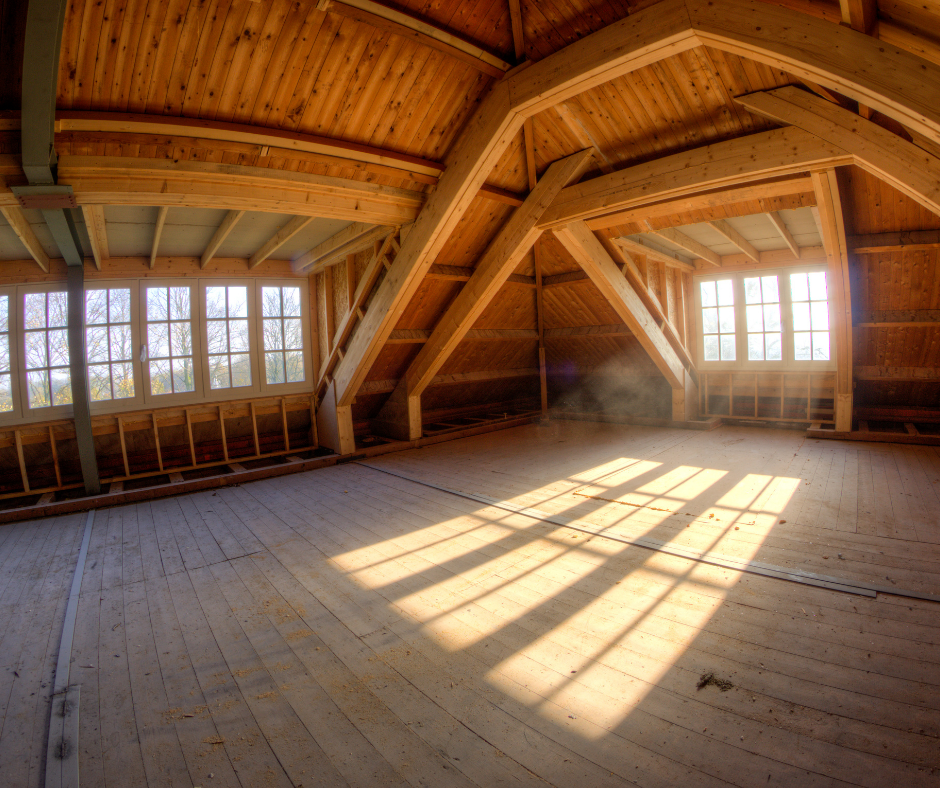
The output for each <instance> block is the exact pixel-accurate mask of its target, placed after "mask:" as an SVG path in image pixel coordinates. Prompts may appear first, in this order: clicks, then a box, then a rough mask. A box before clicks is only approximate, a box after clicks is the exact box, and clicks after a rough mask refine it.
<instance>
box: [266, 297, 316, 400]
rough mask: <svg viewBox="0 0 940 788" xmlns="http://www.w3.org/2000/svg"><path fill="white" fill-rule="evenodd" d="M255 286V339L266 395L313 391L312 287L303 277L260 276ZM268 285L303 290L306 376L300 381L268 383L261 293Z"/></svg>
mask: <svg viewBox="0 0 940 788" xmlns="http://www.w3.org/2000/svg"><path fill="white" fill-rule="evenodd" d="M256 281H257V286H256V288H255V299H256V304H255V314H256V315H257V320H256V322H255V327H254V328H255V342H256V343H257V347H258V353H257V357H258V366H259V373H260V374H259V377H258V382H259V383H260V384H261V391H262V393H263V394H266V395H272V396H273V395H276V394H292V393H295V392H304V391H311V390H312V389H313V376H314V374H315V373H316V370H313V369H311V355H310V341H311V339H310V288H309V287H304V280H297V279H258V280H256ZM265 287H297V288H299V289H300V330H301V332H302V333H301V336H302V337H303V349H302V352H303V359H304V379H303V381H301V382H298V383H268V381H267V370H266V367H265V358H264V352H265V351H264V316H263V314H262V311H263V310H262V303H261V301H262V293H263V292H264V288H265Z"/></svg>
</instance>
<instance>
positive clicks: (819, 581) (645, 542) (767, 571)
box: [356, 462, 940, 602]
mask: <svg viewBox="0 0 940 788" xmlns="http://www.w3.org/2000/svg"><path fill="white" fill-rule="evenodd" d="M356 464H357V465H361V466H363V467H364V468H369V469H370V470H373V471H379V472H380V473H385V474H388V475H389V476H395V477H397V478H399V479H404V480H405V481H409V482H413V483H414V484H420V485H422V486H423V487H430V488H431V489H433V490H439V491H441V492H445V493H450V494H451V495H456V496H458V497H460V498H467V499H469V500H471V501H476V502H477V503H482V504H486V505H487V506H495V507H496V508H498V509H504V510H505V511H507V512H513V513H514V514H521V515H524V516H526V517H531V518H532V519H533V520H541V521H542V522H545V523H551V524H552V525H559V526H561V527H563V528H570V529H572V530H574V531H580V532H581V533H585V534H590V535H591V536H598V537H603V538H604V539H610V540H612V541H615V542H622V543H623V544H629V545H634V546H636V547H642V548H644V549H646V550H653V551H655V552H658V553H665V554H667V555H672V556H676V557H677V558H685V559H688V560H689V561H697V562H699V563H703V564H710V565H712V566H719V567H722V568H723V569H733V570H735V571H737V572H747V573H748V574H753V575H761V576H763V577H772V578H775V579H777V580H787V581H789V582H791V583H802V584H803V585H809V586H817V587H819V588H828V589H830V590H831V591H842V592H845V593H847V594H858V595H861V596H867V597H874V596H877V595H878V594H891V595H892V596H900V597H905V598H908V599H923V600H926V601H928V602H940V595H938V594H924V593H921V592H919V591H905V590H903V589H900V588H893V587H891V588H889V587H886V586H878V585H874V584H872V583H865V582H862V581H860V580H847V579H845V578H839V577H831V576H828V575H820V574H816V573H814V572H804V571H803V570H802V569H786V568H785V567H782V566H774V565H773V564H767V563H764V562H762V561H743V560H741V559H738V558H731V557H729V556H722V555H716V554H714V553H709V552H704V551H701V550H694V549H692V548H688V547H680V546H678V545H673V544H670V543H669V542H663V541H660V540H659V539H652V538H650V537H647V536H640V537H636V538H633V539H631V538H629V537H626V536H616V535H614V534H610V533H606V532H604V531H601V530H598V529H595V528H591V527H590V526H588V525H586V524H582V523H581V522H580V521H579V520H577V519H576V518H575V519H571V518H567V517H564V516H563V515H557V514H549V513H548V512H543V511H541V510H539V509H533V508H531V507H528V506H519V505H518V504H514V503H510V502H508V501H500V500H498V499H496V498H490V497H489V496H488V495H479V494H477V493H468V492H462V491H460V490H452V489H450V488H449V487H440V486H438V485H436V484H431V483H430V482H424V481H421V480H420V479H413V478H411V477H410V476H405V475H404V474H401V473H395V472H394V471H390V470H387V469H385V468H379V467H377V466H375V465H369V464H368V463H365V462H357V463H356ZM576 523H577V524H576Z"/></svg>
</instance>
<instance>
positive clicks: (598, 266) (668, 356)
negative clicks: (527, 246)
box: [553, 222, 687, 389]
mask: <svg viewBox="0 0 940 788" xmlns="http://www.w3.org/2000/svg"><path fill="white" fill-rule="evenodd" d="M553 232H554V233H555V237H557V238H558V240H559V241H561V243H562V245H563V246H564V247H565V249H567V250H568V253H569V254H570V255H571V256H572V257H573V258H574V260H575V262H576V263H577V264H578V265H580V266H581V267H582V268H583V269H584V271H585V273H587V275H588V276H589V277H590V278H591V281H592V282H594V284H595V285H596V286H597V288H598V289H599V290H600V291H601V293H602V294H603V295H604V297H605V298H606V299H607V301H608V303H610V305H611V306H612V307H613V308H614V311H616V312H617V316H618V317H619V318H620V319H621V320H623V322H624V323H625V324H626V325H627V327H628V328H629V329H630V330H631V331H632V332H633V334H634V335H635V336H636V338H637V340H638V341H639V342H640V344H641V345H642V346H643V349H644V350H646V352H647V353H648V354H649V356H650V359H651V360H652V361H653V363H654V364H655V365H656V368H657V369H658V370H659V371H660V372H661V373H662V375H663V377H665V378H666V380H667V381H668V383H669V385H670V386H671V387H672V388H673V389H684V387H685V377H686V375H687V373H686V370H685V367H684V366H683V364H682V361H681V360H680V359H679V357H678V356H677V355H676V352H675V351H674V350H673V348H672V346H671V345H670V344H669V342H668V341H667V339H666V337H665V336H664V335H663V332H662V330H661V329H660V327H659V325H658V324H657V323H656V320H655V319H654V318H653V316H652V315H651V314H650V312H649V310H648V309H647V308H646V306H645V305H644V304H643V302H642V301H641V300H640V297H639V296H638V295H637V293H636V292H635V291H634V289H633V287H631V286H630V284H629V283H628V282H627V280H626V279H624V276H623V274H622V273H621V271H620V269H619V268H618V267H617V264H616V263H615V262H614V261H613V259H612V258H611V257H610V255H609V254H608V253H607V251H606V250H605V249H604V247H603V246H602V245H601V242H600V241H598V240H597V238H596V237H595V236H594V233H592V232H591V231H590V230H589V229H588V228H587V226H586V225H585V224H584V223H583V222H574V223H572V224H569V225H568V226H566V227H563V228H559V229H556V230H554V231H553Z"/></svg>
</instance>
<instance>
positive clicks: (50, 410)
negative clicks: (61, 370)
mask: <svg viewBox="0 0 940 788" xmlns="http://www.w3.org/2000/svg"><path fill="white" fill-rule="evenodd" d="M32 293H45V294H48V293H66V294H67V293H68V285H67V283H66V282H64V281H63V282H36V283H33V284H28V285H20V286H18V287H17V288H16V298H15V307H14V309H13V310H11V316H10V317H11V320H14V319H15V321H16V323H15V325H16V330H17V332H18V334H19V335H18V336H17V337H16V340H15V344H16V351H17V367H16V370H15V372H14V379H15V382H16V384H17V385H18V388H19V391H18V392H15V393H14V399H16V398H17V397H18V398H19V403H20V408H19V416H18V418H16V419H13V418H11V414H9V413H7V414H5V417H4V419H3V421H4V422H6V421H7V418H10V421H11V422H12V421H14V420H15V421H18V422H23V423H29V422H36V421H52V420H55V419H61V418H68V417H70V416H71V415H72V403H71V402H70V403H69V404H68V405H50V406H49V407H47V408H35V409H34V408H30V407H29V382H28V378H27V370H26V332H27V330H26V326H25V320H26V310H25V309H24V306H23V305H24V302H25V301H26V296H27V295H28V294H32ZM82 308H84V304H83V305H82ZM66 330H68V327H67V326H66ZM70 379H71V370H70Z"/></svg>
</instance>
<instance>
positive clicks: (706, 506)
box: [0, 421, 940, 788]
mask: <svg viewBox="0 0 940 788" xmlns="http://www.w3.org/2000/svg"><path fill="white" fill-rule="evenodd" d="M441 488H446V489H450V490H457V491H462V492H465V493H468V494H471V495H477V496H487V497H489V498H490V499H494V500H496V501H507V502H512V503H514V504H516V505H518V506H525V507H531V508H533V509H537V510H539V511H542V512H544V513H546V515H549V516H552V517H563V518H567V521H570V522H571V525H572V526H575V527H568V526H564V525H559V524H557V523H554V522H547V521H545V520H542V519H536V518H533V517H530V516H526V515H524V514H522V513H519V512H516V511H509V510H507V509H504V508H499V507H498V506H495V505H491V504H489V503H482V502H481V501H480V500H473V499H470V498H467V497H461V496H459V495H455V494H453V493H450V492H447V491H446V489H441ZM83 524H84V516H82V515H70V516H65V517H60V518H51V519H46V520H39V521H33V522H24V523H18V524H16V525H12V526H8V527H5V528H2V529H0V627H2V628H0V660H2V671H0V774H2V775H3V779H2V782H3V784H4V785H7V784H10V785H15V786H17V788H19V786H23V788H33V786H37V787H38V786H41V785H42V784H43V758H44V754H45V736H46V730H47V726H48V722H49V709H50V705H49V704H50V698H49V692H51V684H52V671H53V670H54V666H55V661H56V657H57V651H58V644H59V638H60V634H61V627H62V619H63V616H64V607H65V601H66V598H67V595H68V588H69V585H70V582H71V575H72V572H73V569H74V564H75V560H76V557H77V553H78V548H79V545H80V542H81V534H82V528H83ZM644 536H645V537H649V538H654V539H658V540H661V541H664V542H668V543H670V544H675V545H677V546H682V547H686V548H694V549H697V550H703V551H706V552H709V553H712V554H714V555H722V556H727V557H733V558H735V559H736V560H746V561H751V560H754V561H762V562H765V563H768V564H773V565H775V566H781V567H787V568H794V569H795V568H799V569H803V570H806V571H811V572H817V573H821V574H826V575H829V576H833V577H841V578H843V579H845V580H846V581H851V582H871V583H876V584H878V585H884V586H889V587H897V588H898V589H909V590H911V591H915V592H920V593H933V594H937V593H940V451H938V449H937V448H935V447H928V446H907V445H893V444H886V443H879V444H866V443H861V442H839V441H828V440H827V441H823V440H817V439H814V438H807V437H806V436H805V435H804V434H802V433H798V432H795V431H787V430H763V429H760V428H750V427H735V426H722V427H720V428H718V429H716V430H713V431H709V432H704V431H686V430H681V429H673V428H652V427H636V426H626V425H612V424H592V423H591V422H587V421H578V422H573V421H571V422H568V421H563V422H552V423H550V424H548V425H543V426H539V425H529V426H524V427H519V428H516V429H513V430H507V431H503V432H500V433H491V434H486V435H480V436H476V437H472V438H466V439H462V440H458V441H452V442H449V443H442V444H437V445H434V446H429V447H425V448H423V449H420V450H413V451H408V452H402V453H399V454H395V455H387V456H383V457H378V458H371V459H368V460H364V461H363V462H362V463H351V464H348V465H340V466H335V467H330V468H325V469H322V470H317V471H311V472H307V473H302V474H297V475H292V476H280V477H273V478H270V479H265V480H260V481H256V482H252V483H248V484H244V485H241V486H237V487H228V488H223V489H219V490H217V491H214V492H213V491H203V492H196V493H191V494H187V495H182V496H179V497H176V498H168V499H161V500H155V501H145V502H141V503H136V504H129V505H125V506H120V507H116V508H112V509H106V510H100V511H98V512H97V513H96V514H95V523H94V528H93V530H92V535H91V541H90V544H89V549H88V557H87V561H86V565H85V570H84V575H83V577H82V584H81V594H80V601H79V605H78V614H77V620H76V630H75V641H74V645H73V651H72V668H71V671H72V672H71V680H72V682H73V683H78V684H80V685H81V709H80V716H79V723H80V731H79V744H78V746H79V757H80V768H81V775H82V782H83V784H85V785H95V786H99V785H100V786H112V785H113V786H121V787H122V788H124V786H129V787H130V788H137V787H138V786H140V787H143V786H153V787H154V788H155V787H156V786H185V787H186V788H192V786H197V785H198V786H203V788H205V786H211V785H216V786H242V787H243V788H256V786H265V787H266V786H274V787H275V788H276V787H277V786H284V788H288V787H289V786H298V785H303V786H308V787H309V786H314V785H317V786H324V787H325V786H330V787H331V788H332V786H344V785H349V786H379V785H381V786H400V787H401V788H404V787H405V786H414V787H415V788H418V787H419V786H435V787H436V786H448V787H452V788H472V786H479V787H480V788H489V787H490V786H507V787H508V786H513V787H514V788H521V787H527V788H528V787H531V788H538V787H540V786H548V785H552V786H559V788H562V787H565V788H567V787H568V786H570V787H572V788H586V787H587V786H591V788H593V787H594V786H611V787H613V786H621V785H632V784H636V785H641V786H650V787H653V786H662V788H667V786H676V785H683V786H702V787H704V788H711V787H712V786H723V785H736V786H741V787H742V788H745V787H748V788H749V787H750V786H755V785H800V786H820V788H822V787H823V786H825V788H831V787H832V786H864V787H865V788H883V787H884V786H895V785H904V786H932V785H936V784H937V781H938V779H940V746H938V745H940V616H938V611H940V603H934V602H929V601H925V600H921V599H912V598H906V597H903V596H896V595H889V594H879V595H878V596H877V597H875V598H871V597H864V596H859V595H856V594H848V593H841V592H836V591H831V590H827V589H825V588H819V587H811V586H806V585H801V584H798V583H793V582H784V581H780V580H776V579H771V578H768V577H762V576H758V575H753V574H746V573H741V572H739V571H737V570H733V569H729V568H725V567H723V566H719V565H711V564H704V563H700V562H694V561H690V560H688V559H685V558H680V557H677V556H674V555H669V554H665V553H661V552H655V551H650V550H646V549H642V548H639V547H636V546H631V545H628V544H626V543H625V542H624V541H623V539H636V538H639V537H644ZM11 780H12V782H10V781H11Z"/></svg>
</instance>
